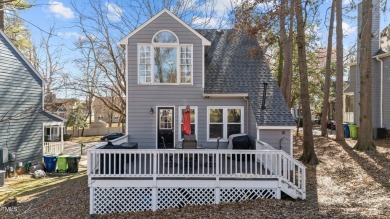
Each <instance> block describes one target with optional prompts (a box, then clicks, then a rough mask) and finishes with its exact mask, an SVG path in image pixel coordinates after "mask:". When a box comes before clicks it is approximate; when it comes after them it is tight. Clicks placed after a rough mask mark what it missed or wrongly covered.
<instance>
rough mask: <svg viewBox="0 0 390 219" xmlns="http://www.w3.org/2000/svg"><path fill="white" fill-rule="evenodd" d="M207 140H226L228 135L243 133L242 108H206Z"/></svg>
mask: <svg viewBox="0 0 390 219" xmlns="http://www.w3.org/2000/svg"><path fill="white" fill-rule="evenodd" d="M207 121H208V123H207V135H208V136H207V138H208V140H213V139H216V138H218V137H221V138H222V139H226V140H227V139H228V137H229V136H230V135H233V134H239V133H243V132H244V107H241V106H237V107H233V106H224V107H220V106H210V107H207Z"/></svg>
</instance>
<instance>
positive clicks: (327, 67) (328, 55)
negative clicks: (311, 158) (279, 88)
mask: <svg viewBox="0 0 390 219" xmlns="http://www.w3.org/2000/svg"><path fill="white" fill-rule="evenodd" d="M335 1H336V0H333V1H332V8H331V10H330V21H329V34H328V48H327V51H326V65H325V90H324V101H323V104H322V112H321V135H322V136H324V137H325V136H327V134H328V128H327V121H328V119H327V118H329V117H327V115H328V109H329V89H330V66H331V63H332V39H333V24H334V11H335V10H334V9H335Z"/></svg>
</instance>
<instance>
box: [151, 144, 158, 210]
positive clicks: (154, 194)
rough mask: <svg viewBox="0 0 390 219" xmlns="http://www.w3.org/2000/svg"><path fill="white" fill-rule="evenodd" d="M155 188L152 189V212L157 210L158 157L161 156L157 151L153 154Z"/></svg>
mask: <svg viewBox="0 0 390 219" xmlns="http://www.w3.org/2000/svg"><path fill="white" fill-rule="evenodd" d="M152 154H153V188H152V211H156V210H157V199H158V198H157V177H156V176H157V156H159V154H158V152H157V151H154V152H153V153H152Z"/></svg>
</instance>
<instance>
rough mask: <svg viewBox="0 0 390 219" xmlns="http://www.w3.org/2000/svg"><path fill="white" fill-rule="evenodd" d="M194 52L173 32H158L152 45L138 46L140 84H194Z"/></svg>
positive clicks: (190, 46)
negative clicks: (180, 41) (180, 42)
mask: <svg viewBox="0 0 390 219" xmlns="http://www.w3.org/2000/svg"><path fill="white" fill-rule="evenodd" d="M192 52H193V49H192V45H188V44H179V40H178V38H177V36H176V35H175V34H174V33H173V32H171V31H167V30H164V31H159V32H157V33H156V35H155V36H154V37H153V40H152V43H150V44H139V45H138V83H139V84H173V85H175V84H177V85H179V84H192V78H193V76H192V75H193V74H192V69H193V66H192V63H193V60H192V58H193V53H192Z"/></svg>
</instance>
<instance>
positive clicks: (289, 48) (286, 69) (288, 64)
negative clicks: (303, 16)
mask: <svg viewBox="0 0 390 219" xmlns="http://www.w3.org/2000/svg"><path fill="white" fill-rule="evenodd" d="M283 1H284V2H283ZM283 1H282V11H287V6H288V4H287V0H283ZM288 11H289V17H290V19H289V21H290V23H289V32H288V38H287V36H285V35H286V33H285V27H284V26H285V24H282V23H281V26H282V25H283V29H284V31H283V32H284V33H282V31H281V34H280V36H281V38H285V39H286V42H285V43H284V47H283V53H284V56H283V57H284V64H283V74H282V81H281V84H280V89H281V92H282V94H283V96H284V98H285V100H286V102H287V105H288V108H291V106H292V101H291V99H292V98H291V88H292V76H293V49H294V46H293V37H294V30H293V27H294V7H293V0H290V9H289V10H288ZM285 13H287V12H285ZM285 13H282V16H284V14H285ZM282 16H281V17H280V20H281V22H283V23H284V21H283V20H284V19H285V18H284V17H282ZM281 30H282V27H281ZM282 36H283V37H282Z"/></svg>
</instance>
